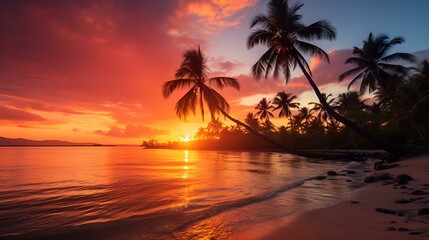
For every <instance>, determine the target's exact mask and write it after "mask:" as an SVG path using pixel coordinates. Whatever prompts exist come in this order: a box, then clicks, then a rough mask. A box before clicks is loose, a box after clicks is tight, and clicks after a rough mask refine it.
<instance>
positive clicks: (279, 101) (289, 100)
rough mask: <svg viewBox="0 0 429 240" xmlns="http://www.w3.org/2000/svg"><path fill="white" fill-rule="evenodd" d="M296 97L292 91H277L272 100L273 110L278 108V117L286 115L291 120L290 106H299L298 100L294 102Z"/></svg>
mask: <svg viewBox="0 0 429 240" xmlns="http://www.w3.org/2000/svg"><path fill="white" fill-rule="evenodd" d="M296 98H297V97H296V96H295V95H293V94H292V93H285V92H284V91H282V92H278V93H277V95H276V97H275V98H274V100H273V104H274V105H275V106H274V109H273V111H276V110H279V109H280V112H279V117H280V118H281V117H287V118H289V121H291V117H292V111H291V109H292V108H299V105H300V104H299V102H294V100H295V99H296Z"/></svg>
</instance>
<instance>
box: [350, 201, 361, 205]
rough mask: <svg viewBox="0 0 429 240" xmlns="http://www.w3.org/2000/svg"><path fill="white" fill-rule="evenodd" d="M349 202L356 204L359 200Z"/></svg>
mask: <svg viewBox="0 0 429 240" xmlns="http://www.w3.org/2000/svg"><path fill="white" fill-rule="evenodd" d="M350 203H353V204H358V203H360V202H359V201H350Z"/></svg>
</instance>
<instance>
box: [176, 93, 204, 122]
mask: <svg viewBox="0 0 429 240" xmlns="http://www.w3.org/2000/svg"><path fill="white" fill-rule="evenodd" d="M197 101H198V95H197V88H196V87H193V88H191V89H190V90H189V91H188V92H187V93H186V94H185V95H184V96H183V97H182V98H180V99H179V101H177V103H176V106H175V111H176V115H177V116H178V117H179V118H184V119H185V120H186V117H187V116H188V115H189V113H190V112H192V113H193V114H194V115H195V108H196V106H197Z"/></svg>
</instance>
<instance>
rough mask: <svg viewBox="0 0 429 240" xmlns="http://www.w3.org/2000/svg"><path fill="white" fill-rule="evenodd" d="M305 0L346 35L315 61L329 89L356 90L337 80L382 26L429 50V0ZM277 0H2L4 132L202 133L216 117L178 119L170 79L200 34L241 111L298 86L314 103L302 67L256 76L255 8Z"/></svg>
mask: <svg viewBox="0 0 429 240" xmlns="http://www.w3.org/2000/svg"><path fill="white" fill-rule="evenodd" d="M291 2H296V1H291ZM301 3H304V7H303V8H302V10H301V14H302V15H303V21H304V22H305V23H306V24H310V23H312V22H314V21H317V20H321V19H328V20H329V21H330V22H331V23H332V25H333V26H335V28H336V29H337V40H335V41H333V42H328V41H322V42H318V43H317V44H318V45H319V46H320V47H322V48H323V49H324V50H325V51H327V52H329V54H330V58H331V64H330V65H328V64H326V63H322V62H320V61H318V60H317V59H314V60H313V59H311V60H310V62H311V66H312V69H313V75H314V80H315V81H316V83H317V84H318V85H319V87H320V88H321V90H322V91H323V92H326V93H334V95H335V94H337V93H338V92H341V91H345V89H346V87H345V86H346V85H347V84H348V82H347V81H345V82H343V83H342V84H341V85H340V84H338V81H337V79H338V75H339V74H340V73H342V72H344V71H345V70H347V69H349V68H350V66H346V65H344V60H345V59H346V58H347V57H349V56H350V53H351V50H350V49H351V48H352V47H353V46H361V45H362V40H363V39H365V38H366V37H367V36H368V33H369V32H370V31H372V32H373V33H374V34H376V35H378V34H380V33H386V34H388V35H389V36H390V37H394V36H403V37H404V38H405V40H406V41H405V43H404V44H402V45H399V46H397V47H395V48H394V51H403V52H409V53H413V54H416V56H417V57H418V58H419V60H422V59H429V45H428V43H429V31H428V23H429V14H428V12H427V11H428V9H429V1H425V0H409V1H403V0H377V1H374V0H360V1H344V0H323V1H321V0H302V1H301ZM266 4H267V1H256V0H236V1H226V0H202V1H192V0H191V1H185V0H178V1H170V0H162V1H159V0H156V1H155V0H153V1H149V0H145V1H143V0H142V1H135V0H129V1H119V0H118V1H109V0H107V1H31V0H30V1H13V0H9V1H6V0H3V1H2V0H0V136H3V137H10V138H18V137H23V138H29V139H37V140H42V139H59V140H68V141H76V142H97V143H108V144H117V143H129V144H140V143H141V141H142V140H148V139H151V138H157V139H159V140H161V141H167V140H173V141H175V140H179V139H182V138H184V137H185V136H189V135H192V134H194V133H195V132H196V131H197V129H198V128H199V127H202V126H205V125H206V124H207V122H206V123H203V122H202V120H201V117H200V116H199V115H197V116H196V117H193V118H189V119H187V121H186V122H185V121H184V120H180V119H179V118H177V117H176V116H175V113H174V105H175V102H176V101H177V100H178V99H179V98H180V97H181V94H183V92H177V93H175V94H173V95H172V96H171V97H170V98H169V99H164V98H163V97H162V94H161V86H162V84H163V82H165V81H167V80H171V79H173V77H174V73H175V71H176V69H177V68H178V67H179V65H180V62H181V60H182V55H183V52H184V51H186V50H188V49H191V48H195V47H197V46H198V45H201V48H202V50H203V51H204V52H205V53H206V55H207V57H208V59H209V63H208V64H209V66H210V68H211V74H212V76H230V77H235V78H237V79H238V80H239V82H240V84H241V90H240V91H236V90H232V89H231V90H224V91H222V93H223V95H224V97H225V98H226V99H227V100H228V102H229V103H230V104H231V112H230V113H231V115H233V116H235V117H236V118H238V119H244V117H245V115H246V114H247V113H248V112H252V111H253V112H254V110H253V109H254V106H255V105H256V103H257V102H258V101H259V100H260V99H261V98H262V97H264V96H266V97H269V98H272V97H274V96H275V94H276V92H278V91H283V90H284V91H286V92H293V93H294V94H296V95H297V96H299V101H300V102H301V103H302V104H306V103H308V102H310V101H316V98H315V96H314V94H313V92H312V91H311V90H310V87H309V86H308V85H307V83H306V81H305V79H304V78H303V76H301V75H300V72H299V71H296V72H295V74H294V77H293V78H292V79H291V80H290V82H289V84H288V85H284V82H283V81H282V80H281V79H280V80H278V81H274V80H272V79H268V80H260V81H256V80H254V79H253V77H252V76H251V72H250V67H251V66H252V65H253V63H254V62H255V61H256V60H257V59H258V58H259V56H260V55H261V53H262V52H263V51H264V49H265V48H264V47H258V48H254V49H250V50H248V49H247V48H246V44H245V43H246V39H247V36H248V35H249V33H250V30H249V25H250V19H251V18H252V17H253V16H255V14H257V13H260V12H265V10H266ZM207 119H209V118H206V121H207ZM222 119H223V118H222ZM282 121H286V120H284V119H282V120H276V122H275V123H276V124H281V123H282ZM228 124H229V123H228Z"/></svg>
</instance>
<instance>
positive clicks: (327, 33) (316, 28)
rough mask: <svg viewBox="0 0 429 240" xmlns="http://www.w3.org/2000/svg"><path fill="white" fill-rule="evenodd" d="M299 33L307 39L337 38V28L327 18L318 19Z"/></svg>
mask: <svg viewBox="0 0 429 240" xmlns="http://www.w3.org/2000/svg"><path fill="white" fill-rule="evenodd" d="M297 35H298V36H299V37H300V38H303V39H306V40H322V39H327V40H330V41H332V40H335V38H336V33H335V28H334V27H333V26H332V25H331V24H330V22H329V21H328V20H326V19H325V20H320V21H317V22H315V23H313V24H310V25H308V26H306V27H304V28H302V29H300V30H299V31H298V32H297Z"/></svg>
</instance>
